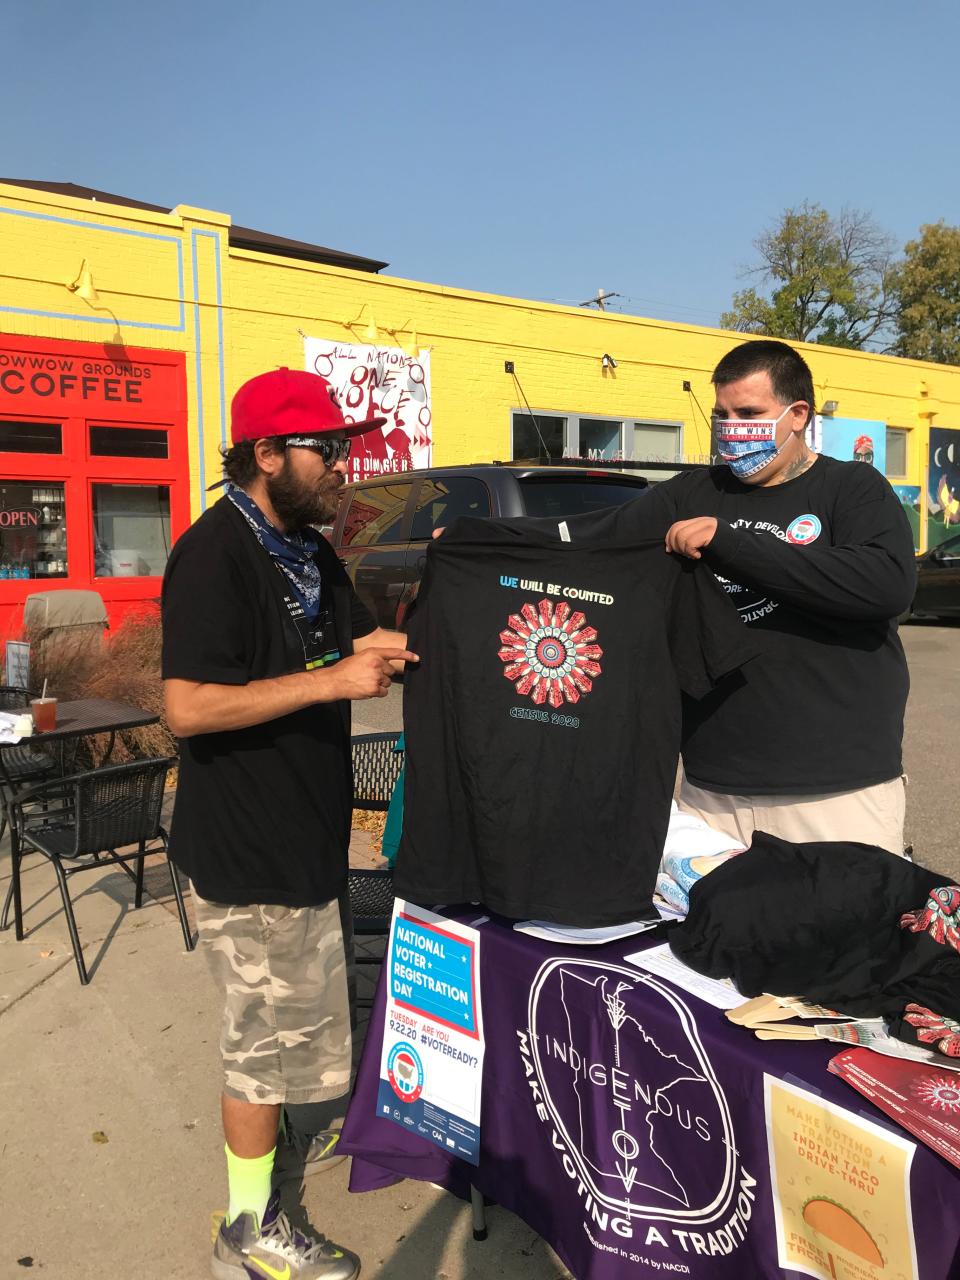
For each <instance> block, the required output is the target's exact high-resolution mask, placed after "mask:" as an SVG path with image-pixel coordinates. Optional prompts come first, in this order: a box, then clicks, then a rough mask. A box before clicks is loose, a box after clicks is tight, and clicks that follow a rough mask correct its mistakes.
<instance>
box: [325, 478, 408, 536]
mask: <svg viewBox="0 0 960 1280" xmlns="http://www.w3.org/2000/svg"><path fill="white" fill-rule="evenodd" d="M412 489H413V481H412V480H404V481H398V482H396V483H394V484H371V485H363V486H361V487H360V488H359V489H354V490H353V493H352V494H351V495H350V498H349V502H350V506H349V507H348V508H347V513H346V516H345V517H344V521H343V534H342V535H341V538H340V545H341V546H343V547H372V546H375V545H376V544H378V543H381V542H399V541H400V530H401V527H402V525H403V514H404V510H405V508H406V505H407V499H408V498H409V497H410V492H411V490H412Z"/></svg>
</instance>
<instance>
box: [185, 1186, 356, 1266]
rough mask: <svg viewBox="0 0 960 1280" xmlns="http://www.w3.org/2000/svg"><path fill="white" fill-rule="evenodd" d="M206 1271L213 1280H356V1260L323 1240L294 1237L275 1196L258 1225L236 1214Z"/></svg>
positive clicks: (254, 1217)
mask: <svg viewBox="0 0 960 1280" xmlns="http://www.w3.org/2000/svg"><path fill="white" fill-rule="evenodd" d="M210 1270H211V1273H212V1275H213V1276H214V1277H215V1280H356V1277H357V1276H358V1275H359V1274H360V1259H359V1258H358V1257H357V1255H356V1254H355V1253H350V1251H349V1250H348V1249H341V1248H340V1246H339V1245H335V1244H334V1243H333V1241H332V1240H328V1239H327V1238H326V1236H322V1235H320V1234H319V1233H317V1234H315V1235H310V1236H306V1235H304V1234H303V1233H302V1232H300V1231H295V1230H294V1228H293V1227H292V1226H291V1225H290V1221H289V1219H288V1218H287V1215H286V1214H285V1213H283V1212H282V1211H281V1209H280V1192H279V1191H275V1192H274V1193H273V1195H272V1196H271V1197H270V1201H269V1203H268V1204H267V1208H266V1211H265V1212H264V1215H263V1222H262V1223H258V1222H257V1215H256V1214H255V1213H241V1214H238V1215H237V1217H236V1218H235V1219H234V1221H233V1222H231V1223H230V1225H229V1226H227V1225H226V1223H224V1224H223V1225H222V1226H221V1227H220V1230H219V1232H218V1233H217V1239H216V1242H215V1244H214V1246H213V1258H212V1259H211V1263H210Z"/></svg>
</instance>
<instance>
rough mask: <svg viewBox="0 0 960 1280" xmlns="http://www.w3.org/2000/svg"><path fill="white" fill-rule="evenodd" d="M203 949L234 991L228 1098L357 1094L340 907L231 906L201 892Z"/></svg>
mask: <svg viewBox="0 0 960 1280" xmlns="http://www.w3.org/2000/svg"><path fill="white" fill-rule="evenodd" d="M193 900H194V906H195V909H196V917H197V927H198V934H199V950H200V952H201V954H202V955H203V956H204V957H205V959H206V961H207V965H208V966H209V968H210V971H211V973H212V974H213V977H214V980H215V981H216V982H217V984H218V985H219V987H220V988H221V990H222V991H223V992H224V996H225V1002H224V1012H223V1023H222V1026H221V1032H220V1052H221V1055H222V1058H223V1067H224V1075H225V1083H224V1092H225V1093H227V1094H229V1095H230V1096H231V1097H233V1098H240V1099H242V1100H243V1101H245V1102H255V1103H276V1102H290V1103H307V1102H322V1101H326V1100H328V1099H332V1098H339V1097H342V1096H343V1094H345V1093H346V1092H347V1091H348V1090H349V1088H350V1066H351V1035H350V1004H349V1000H348V995H347V990H348V962H347V958H346V956H345V954H344V937H343V932H344V931H343V926H342V921H341V909H340V905H339V904H338V903H337V901H336V899H334V900H333V901H332V902H327V903H324V904H323V905H322V906H318V907H281V906H263V905H259V906H258V905H252V906H246V907H232V906H225V905H221V904H218V903H215V902H208V901H206V900H205V899H204V898H201V897H200V895H199V894H198V893H197V891H196V889H194V890H193Z"/></svg>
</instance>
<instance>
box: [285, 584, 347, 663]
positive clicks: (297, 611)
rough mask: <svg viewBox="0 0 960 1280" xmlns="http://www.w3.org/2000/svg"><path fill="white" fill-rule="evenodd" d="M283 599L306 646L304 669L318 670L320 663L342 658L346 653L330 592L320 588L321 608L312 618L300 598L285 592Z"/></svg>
mask: <svg viewBox="0 0 960 1280" xmlns="http://www.w3.org/2000/svg"><path fill="white" fill-rule="evenodd" d="M283 602H284V604H285V605H286V609H287V616H288V617H289V619H290V621H291V622H292V623H293V626H294V629H295V630H296V633H297V636H298V637H299V639H300V644H301V645H302V647H303V667H304V670H305V671H315V670H316V669H317V667H329V666H332V665H333V663H334V662H339V661H340V659H341V657H342V656H343V655H342V654H341V652H340V645H339V643H338V642H337V629H336V626H335V621H334V612H333V602H332V600H331V598H330V595H329V594H328V592H327V591H326V590H324V591H322V592H321V595H320V611H319V613H318V614H317V616H316V617H315V618H309V617H308V616H307V614H306V612H305V610H304V608H303V605H302V604H301V603H300V601H299V600H297V599H296V598H295V597H294V596H291V595H289V594H287V593H286V592H284V596H283Z"/></svg>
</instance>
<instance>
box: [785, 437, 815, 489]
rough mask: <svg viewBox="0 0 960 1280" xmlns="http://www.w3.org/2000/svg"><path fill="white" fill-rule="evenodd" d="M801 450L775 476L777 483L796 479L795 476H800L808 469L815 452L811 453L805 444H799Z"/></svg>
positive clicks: (812, 461)
mask: <svg viewBox="0 0 960 1280" xmlns="http://www.w3.org/2000/svg"><path fill="white" fill-rule="evenodd" d="M801 448H802V450H803V452H802V453H801V454H800V455H799V456H798V457H796V458H794V460H793V461H792V462H789V463H788V464H787V465H786V466H785V467H784V469H783V470H782V471H781V472H780V474H779V476H777V484H786V482H787V481H788V480H796V478H797V476H802V475H803V473H804V472H805V471H809V470H810V468H811V467H812V466H813V464H814V463H815V462H816V460H817V457H816V454H814V453H811V452H810V450H809V449H808V448H807V446H806V445H805V444H801Z"/></svg>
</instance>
